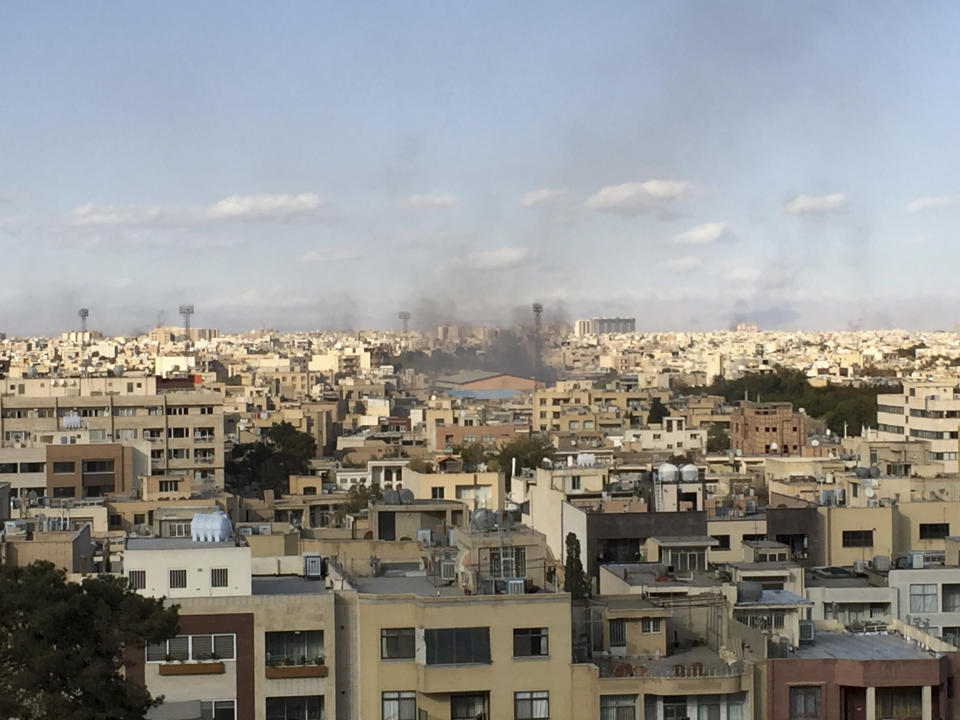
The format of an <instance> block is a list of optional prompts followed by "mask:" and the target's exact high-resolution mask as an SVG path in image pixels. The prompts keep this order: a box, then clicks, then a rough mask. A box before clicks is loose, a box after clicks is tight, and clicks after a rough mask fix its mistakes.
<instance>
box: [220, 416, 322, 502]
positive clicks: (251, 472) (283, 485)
mask: <svg viewBox="0 0 960 720" xmlns="http://www.w3.org/2000/svg"><path fill="white" fill-rule="evenodd" d="M316 454H317V441H316V440H314V438H313V436H312V435H309V434H307V433H304V432H300V431H299V430H297V429H296V428H295V427H294V426H293V425H291V424H290V423H288V422H281V423H275V424H274V425H272V426H271V427H269V428H268V429H267V430H266V431H265V432H264V433H263V439H262V440H261V441H260V442H256V443H247V444H243V445H236V446H235V447H234V448H233V451H232V452H231V455H230V460H229V461H228V462H227V467H226V470H227V474H228V475H230V477H231V478H232V479H233V483H232V484H233V485H236V486H239V487H240V488H243V487H253V486H256V487H260V488H265V489H268V490H274V491H276V492H278V493H284V492H287V490H288V487H289V481H290V476H291V475H305V474H307V473H308V472H309V470H310V460H311V459H312V458H313V457H314V456H315V455H316ZM238 489H239V488H238Z"/></svg>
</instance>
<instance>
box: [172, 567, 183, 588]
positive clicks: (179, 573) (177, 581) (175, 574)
mask: <svg viewBox="0 0 960 720" xmlns="http://www.w3.org/2000/svg"><path fill="white" fill-rule="evenodd" d="M186 586H187V571H186V570H171V571H170V589H171V590H176V589H182V588H185V587H186Z"/></svg>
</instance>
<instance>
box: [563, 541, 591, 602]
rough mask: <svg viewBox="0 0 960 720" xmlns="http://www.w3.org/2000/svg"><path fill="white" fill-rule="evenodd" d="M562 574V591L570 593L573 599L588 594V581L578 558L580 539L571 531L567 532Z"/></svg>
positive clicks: (581, 598) (578, 598)
mask: <svg viewBox="0 0 960 720" xmlns="http://www.w3.org/2000/svg"><path fill="white" fill-rule="evenodd" d="M563 575H564V576H563V591H564V592H568V593H570V595H571V596H572V597H573V599H574V600H583V599H584V598H586V597H588V596H589V595H590V583H589V581H588V580H587V573H586V572H584V570H583V563H582V562H581V560H580V539H579V538H578V537H577V536H576V535H574V534H573V533H572V532H571V533H567V562H566V565H565V566H564V574H563Z"/></svg>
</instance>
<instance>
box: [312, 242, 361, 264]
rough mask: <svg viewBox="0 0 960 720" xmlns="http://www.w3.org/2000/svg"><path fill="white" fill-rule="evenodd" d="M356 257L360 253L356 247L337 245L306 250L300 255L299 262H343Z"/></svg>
mask: <svg viewBox="0 0 960 720" xmlns="http://www.w3.org/2000/svg"><path fill="white" fill-rule="evenodd" d="M358 257H360V253H359V252H358V251H357V249H356V248H353V247H350V246H349V245H337V246H335V247H329V248H316V249H314V250H308V251H307V252H305V253H304V254H303V255H301V256H300V262H343V261H344V260H356V259H357V258H358Z"/></svg>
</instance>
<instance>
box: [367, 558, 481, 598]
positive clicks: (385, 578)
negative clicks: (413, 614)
mask: <svg viewBox="0 0 960 720" xmlns="http://www.w3.org/2000/svg"><path fill="white" fill-rule="evenodd" d="M381 568H382V570H383V574H382V575H378V576H377V577H352V576H351V578H350V583H351V584H352V585H353V587H354V588H356V590H357V592H359V593H368V594H371V595H416V596H418V597H463V596H464V592H463V590H462V589H461V588H460V587H459V586H458V585H456V584H453V585H448V584H446V583H443V582H440V581H439V580H438V579H436V578H435V577H433V576H431V575H429V574H428V573H427V571H426V570H422V569H421V568H420V563H389V564H386V563H385V564H384V565H382V566H381Z"/></svg>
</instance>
